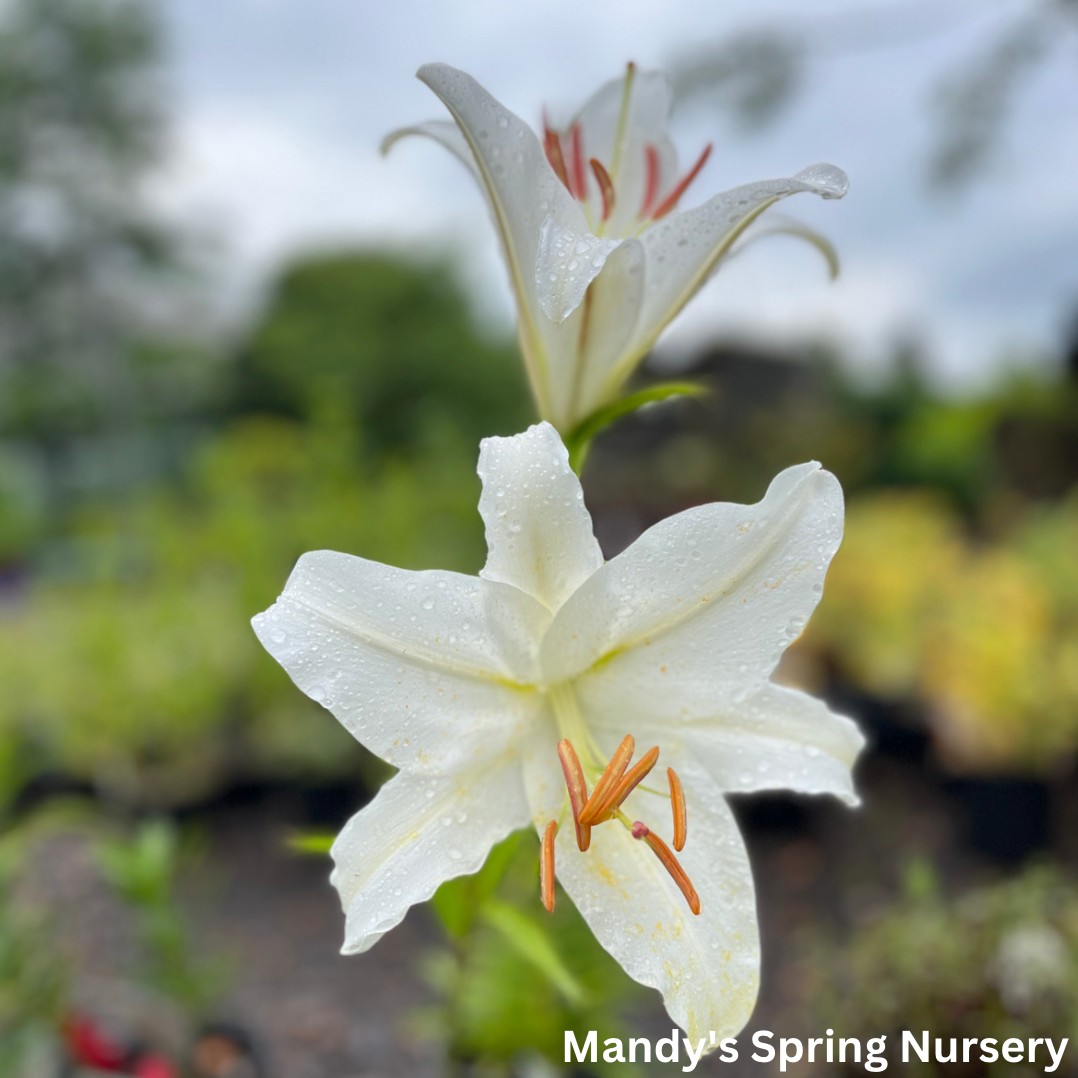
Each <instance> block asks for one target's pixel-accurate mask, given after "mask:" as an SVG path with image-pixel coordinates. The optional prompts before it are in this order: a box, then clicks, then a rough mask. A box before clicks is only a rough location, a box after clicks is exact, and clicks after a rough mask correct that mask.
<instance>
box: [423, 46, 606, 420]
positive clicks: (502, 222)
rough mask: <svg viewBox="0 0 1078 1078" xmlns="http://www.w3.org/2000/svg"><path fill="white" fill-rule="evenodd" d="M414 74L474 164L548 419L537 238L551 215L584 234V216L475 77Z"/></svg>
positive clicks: (534, 141) (430, 68) (546, 334)
mask: <svg viewBox="0 0 1078 1078" xmlns="http://www.w3.org/2000/svg"><path fill="white" fill-rule="evenodd" d="M418 75H419V78H420V79H421V80H422V81H423V82H425V83H426V84H427V85H428V86H429V87H430V88H431V89H432V90H433V91H434V92H435V93H436V94H437V95H438V96H439V97H440V98H441V99H442V101H443V102H444V103H445V105H446V107H447V108H448V109H449V111H450V113H452V116H453V119H454V120H455V121H456V122H457V124H458V125H459V127H460V130H461V132H462V134H463V135H464V138H465V140H466V141H467V143H468V146H469V147H470V149H471V151H472V155H473V156H474V158H475V162H476V165H477V167H478V169H479V174H480V176H481V178H482V182H483V186H484V189H485V190H486V194H487V198H488V200H489V202H490V206H491V210H492V211H493V214H494V219H495V223H496V225H497V227H498V232H499V234H500V235H501V239H502V246H503V248H504V251H505V256H506V261H507V263H508V267H509V276H510V280H511V283H512V286H513V291H514V293H515V294H516V299H517V309H518V314H519V317H520V330H521V344H522V347H523V348H524V352H525V360H526V362H527V364H528V367H529V373H530V375H531V377H532V382H533V386H534V387H535V390H536V393H537V395H538V396H539V398H540V400H539V404H540V408H541V409H543V410H544V413H546V412H547V411H548V408H547V401H546V397H547V395H548V393H549V389H548V382H549V367H550V360H549V358H548V353H549V352H551V351H552V350H557V349H558V348H560V343H559V340H558V338H557V336H556V333H555V331H556V330H557V326H556V324H555V323H553V322H551V321H550V320H549V319H548V318H547V317H546V315H544V314H543V313H542V311H541V310H540V309H539V301H538V297H537V295H536V290H535V266H536V256H537V252H538V249H539V232H540V229H541V228H542V225H543V222H544V221H545V220H546V219H547V218H548V217H550V218H552V219H553V220H554V222H555V223H556V224H557V225H559V226H560V227H561V228H565V229H568V230H570V231H572V232H577V233H586V232H587V222H586V220H585V217H584V211H583V209H582V208H581V206H580V204H579V203H578V202H577V201H576V199H574V198H573V196H572V195H570V194H569V192H568V191H567V190H566V188H565V185H564V184H563V183H562V182H561V181H560V180H559V179H558V177H557V176H556V175H555V174H554V170H553V169H552V168H551V167H550V165H549V163H548V162H547V159H546V154H545V153H544V152H543V147H542V146H541V144H540V142H539V139H538V138H537V137H536V135H535V132H534V131H532V129H531V128H530V127H528V125H527V124H526V123H524V121H523V120H521V119H520V118H519V117H517V116H515V115H514V114H513V113H511V112H510V111H509V110H508V109H506V108H505V107H504V106H502V105H501V104H500V103H499V102H498V101H496V100H495V99H494V98H493V97H491V95H490V94H488V93H487V92H486V90H484V89H483V88H482V87H481V86H480V85H479V83H477V82H476V81H475V79H473V78H471V77H470V76H469V75H466V74H465V73H464V72H463V71H458V70H456V69H455V68H452V67H449V66H448V65H446V64H425V65H424V66H423V67H421V68H420V69H419V72H418ZM544 323H545V324H544Z"/></svg>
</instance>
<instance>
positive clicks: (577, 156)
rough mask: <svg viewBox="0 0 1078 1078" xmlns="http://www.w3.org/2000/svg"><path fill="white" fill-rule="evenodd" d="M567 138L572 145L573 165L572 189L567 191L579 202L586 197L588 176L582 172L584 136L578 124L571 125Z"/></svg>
mask: <svg viewBox="0 0 1078 1078" xmlns="http://www.w3.org/2000/svg"><path fill="white" fill-rule="evenodd" d="M569 138H570V140H571V144H572V165H573V184H574V186H575V188H576V189H575V190H573V187H570V188H569V190H570V191H572V192H573V194H574V195H576V197H577V198H579V199H580V201H581V202H583V201H584V199H586V198H587V197H588V175H587V173H586V172H585V171H584V161H585V160H586V158H585V157H584V135H583V132H582V131H581V130H580V124H573V126H572V130H571V131H570V132H569Z"/></svg>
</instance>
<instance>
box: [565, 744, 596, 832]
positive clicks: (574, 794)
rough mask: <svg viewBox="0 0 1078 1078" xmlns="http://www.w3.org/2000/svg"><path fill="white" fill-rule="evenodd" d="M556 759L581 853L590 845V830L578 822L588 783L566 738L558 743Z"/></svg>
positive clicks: (586, 800)
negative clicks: (562, 776) (567, 793)
mask: <svg viewBox="0 0 1078 1078" xmlns="http://www.w3.org/2000/svg"><path fill="white" fill-rule="evenodd" d="M558 758H559V759H560V760H561V770H562V774H564V775H565V785H566V786H567V787H568V788H569V804H570V805H572V807H573V823H574V824H575V825H576V844H577V846H579V847H580V852H581V853H583V852H584V851H585V850H586V849H587V848H588V847H589V846H590V845H591V828H590V827H589V826H588V825H587V824H583V823H581V822H580V813H581V812H582V811H583V810H584V806H585V805H586V804H587V803H588V783H587V780H586V779H585V778H584V769H583V768H582V767H581V766H580V760H579V759H577V755H576V750H575V749H574V748H573V746H572V744H570V742H569V740H568V738H563V739H562V740H561V741H559V742H558Z"/></svg>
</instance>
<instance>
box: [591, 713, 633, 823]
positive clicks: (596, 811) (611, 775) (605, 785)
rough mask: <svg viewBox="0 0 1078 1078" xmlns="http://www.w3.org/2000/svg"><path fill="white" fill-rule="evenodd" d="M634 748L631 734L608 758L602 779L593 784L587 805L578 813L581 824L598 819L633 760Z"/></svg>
mask: <svg viewBox="0 0 1078 1078" xmlns="http://www.w3.org/2000/svg"><path fill="white" fill-rule="evenodd" d="M635 747H636V742H635V741H634V740H633V736H632V734H628V735H626V737H625V740H624V741H622V743H621V744H620V745H619V746H618V748H617V751H616V752H615V753H614V755H613V756H611V757H610V763H608V764H607V765H606V770H605V771H604V772H603V774H602V778H600V779H599V781H598V782H597V783H596V784H595V789H594V790H592V792H591V797H589V798H588V803H587V804H586V805H585V806H584V811H583V812H581V813H580V822H581V823H586V824H593V823H595V822H596V820H598V819H599V815H600V813H601V812H602V810H603V807H604V806H605V805H606V799H607V797H609V795H610V793H611V791H612V790H613V788H614V787H615V786H616V785H617V784H618V783H619V782H621V777H622V775H624V774H625V769H626V768H627V767H628V766H629V761H630V760H631V759H632V758H633V749H634V748H635Z"/></svg>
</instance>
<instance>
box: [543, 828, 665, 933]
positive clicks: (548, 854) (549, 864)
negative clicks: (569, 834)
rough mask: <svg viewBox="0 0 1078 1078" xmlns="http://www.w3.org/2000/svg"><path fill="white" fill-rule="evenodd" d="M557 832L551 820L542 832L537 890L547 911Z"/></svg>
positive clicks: (551, 896)
mask: <svg viewBox="0 0 1078 1078" xmlns="http://www.w3.org/2000/svg"><path fill="white" fill-rule="evenodd" d="M557 833H558V824H557V822H556V821H555V820H551V821H550V823H548V824H547V825H546V830H545V831H544V832H543V852H542V854H541V855H540V857H539V892H540V894H541V895H542V896H543V905H544V906H546V911H547V913H553V912H554V837H555V835H557ZM671 856H673V855H671Z"/></svg>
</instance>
